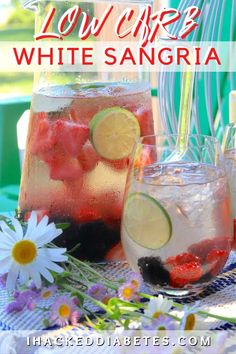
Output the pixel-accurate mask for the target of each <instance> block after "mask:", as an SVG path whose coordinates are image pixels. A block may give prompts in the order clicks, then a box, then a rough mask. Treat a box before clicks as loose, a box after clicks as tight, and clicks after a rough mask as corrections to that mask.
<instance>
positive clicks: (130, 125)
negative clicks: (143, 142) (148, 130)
mask: <svg viewBox="0 0 236 354" xmlns="http://www.w3.org/2000/svg"><path fill="white" fill-rule="evenodd" d="M89 128H90V139H91V141H92V144H93V146H94V148H95V150H96V151H97V153H98V154H99V155H100V156H101V157H103V158H105V159H108V160H120V159H123V158H125V157H128V156H129V155H130V154H131V152H132V149H133V147H134V144H135V141H136V140H137V139H138V138H139V137H140V126H139V123H138V121H137V119H136V117H135V116H134V115H133V113H132V112H130V111H128V110H127V109H123V108H120V107H112V108H106V109H103V110H102V111H100V112H99V113H97V114H96V115H95V116H94V117H93V119H92V120H91V122H90V125H89Z"/></svg>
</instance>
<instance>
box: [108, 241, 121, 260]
mask: <svg viewBox="0 0 236 354" xmlns="http://www.w3.org/2000/svg"><path fill="white" fill-rule="evenodd" d="M105 259H106V260H107V261H125V254H124V251H123V248H122V245H121V242H119V243H118V244H117V245H116V246H114V247H113V248H112V249H110V251H109V252H108V253H107V254H106V257H105Z"/></svg>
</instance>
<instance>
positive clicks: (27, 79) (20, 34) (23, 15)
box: [0, 0, 34, 96]
mask: <svg viewBox="0 0 236 354" xmlns="http://www.w3.org/2000/svg"><path fill="white" fill-rule="evenodd" d="M33 35H34V14H33V13H31V12H30V11H26V10H24V9H23V7H22V5H21V3H20V2H19V0H1V3H0V41H32V40H33ZM0 82H1V84H0V95H1V96H2V95H4V96H6V95H14V96H16V95H21V96H22V95H30V94H31V92H32V85H33V75H32V74H29V73H3V72H1V73H0Z"/></svg>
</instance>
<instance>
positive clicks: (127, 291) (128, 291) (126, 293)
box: [123, 287, 133, 299]
mask: <svg viewBox="0 0 236 354" xmlns="http://www.w3.org/2000/svg"><path fill="white" fill-rule="evenodd" d="M132 294H133V290H132V289H131V288H128V287H127V288H125V289H124V290H123V296H124V298H125V299H129V298H130V297H131V296H132Z"/></svg>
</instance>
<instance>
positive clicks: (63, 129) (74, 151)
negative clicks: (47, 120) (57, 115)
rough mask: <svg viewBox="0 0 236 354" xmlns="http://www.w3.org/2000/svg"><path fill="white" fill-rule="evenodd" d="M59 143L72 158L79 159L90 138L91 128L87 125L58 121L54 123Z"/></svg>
mask: <svg viewBox="0 0 236 354" xmlns="http://www.w3.org/2000/svg"><path fill="white" fill-rule="evenodd" d="M54 132H55V134H56V136H57V141H58V143H59V144H61V146H62V147H63V148H64V150H65V151H66V152H67V153H68V154H70V155H71V156H74V157H77V156H78V154H79V153H80V151H81V149H82V147H83V145H84V144H85V142H86V141H87V140H88V138H89V128H88V127H87V126H86V125H80V124H78V123H73V122H68V121H64V120H58V121H56V122H55V123H54Z"/></svg>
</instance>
